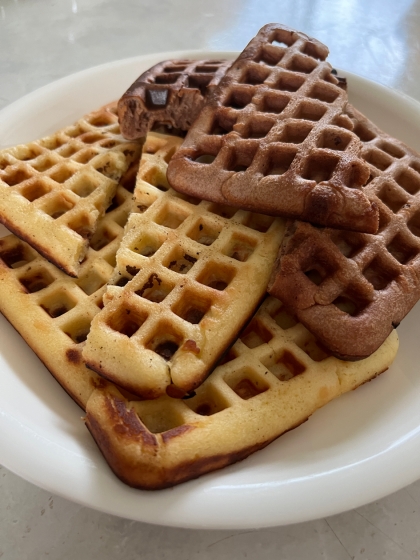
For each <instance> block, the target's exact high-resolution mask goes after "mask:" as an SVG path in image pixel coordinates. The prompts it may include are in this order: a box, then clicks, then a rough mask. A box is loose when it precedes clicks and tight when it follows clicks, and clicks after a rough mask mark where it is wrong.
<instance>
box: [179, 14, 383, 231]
mask: <svg viewBox="0 0 420 560" xmlns="http://www.w3.org/2000/svg"><path fill="white" fill-rule="evenodd" d="M327 54H328V49H327V47H325V46H324V45H323V44H322V43H320V42H318V41H316V40H315V39H310V38H309V37H307V36H306V35H304V34H303V33H299V32H296V31H293V30H291V29H288V28H286V27H283V26H281V25H279V24H269V25H266V26H265V27H263V28H262V29H261V30H260V32H259V33H258V35H257V36H256V37H255V38H254V39H253V40H252V41H251V42H250V43H249V45H248V46H247V47H246V48H245V50H244V51H243V53H242V54H241V55H240V56H239V58H238V59H237V60H236V62H234V63H233V65H232V66H231V67H230V68H229V69H228V71H227V72H226V74H225V76H224V77H223V78H222V80H221V81H220V84H219V86H218V87H217V88H216V89H215V90H214V92H213V94H211V95H210V96H209V99H208V102H207V103H206V105H205V106H204V108H203V110H202V111H201V113H200V115H199V116H198V118H197V119H196V120H195V122H194V124H193V126H192V127H191V129H190V131H189V133H188V134H187V137H186V139H185V142H184V144H183V146H182V147H181V149H180V150H179V151H178V152H177V154H176V155H175V157H174V158H173V159H172V160H171V162H170V164H169V168H168V180H169V183H170V184H171V186H172V187H173V188H174V189H176V190H177V191H179V192H182V193H185V194H188V195H191V196H196V197H199V198H203V199H206V200H210V201H213V202H216V203H218V204H229V205H232V206H238V207H240V208H244V209H247V210H253V211H256V212H262V213H266V214H270V215H279V216H286V217H289V218H299V219H302V220H305V221H310V222H312V223H315V224H319V225H327V226H331V227H340V228H344V229H350V230H356V231H366V232H369V233H375V232H376V231H377V228H378V209H377V208H376V206H375V204H374V203H372V202H370V201H369V200H368V198H367V196H366V194H365V193H364V192H363V191H362V189H361V187H362V186H363V185H364V184H365V183H366V181H367V180H368V178H369V169H368V166H367V165H366V163H365V162H364V161H363V159H361V158H360V151H361V147H362V144H361V141H360V139H359V138H358V137H357V135H355V134H354V133H353V132H352V131H351V130H349V129H351V122H350V121H349V119H348V117H347V116H346V115H345V114H344V113H343V111H344V109H345V106H346V104H347V94H346V92H345V90H344V89H343V88H342V87H340V82H339V80H338V79H337V78H336V77H335V76H334V75H333V74H332V73H331V70H332V68H331V66H330V64H329V63H327V62H326V61H325V59H326V57H327Z"/></svg>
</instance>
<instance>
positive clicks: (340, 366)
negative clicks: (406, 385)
mask: <svg viewBox="0 0 420 560" xmlns="http://www.w3.org/2000/svg"><path fill="white" fill-rule="evenodd" d="M397 349H398V337H397V334H396V332H395V331H394V332H393V333H391V335H390V337H389V338H388V339H387V340H386V341H385V343H384V344H383V345H382V346H381V347H380V349H378V350H377V352H376V353H375V354H373V355H372V356H371V357H369V358H367V359H366V360H363V361H361V362H358V363H357V364H355V363H351V362H342V361H340V360H337V359H336V358H334V357H331V356H330V355H329V354H327V353H326V352H325V351H324V350H323V349H322V347H320V346H319V345H318V343H317V341H316V339H315V338H314V336H313V335H311V334H310V333H309V331H307V330H306V329H305V328H304V327H303V325H302V324H300V323H296V321H294V320H293V318H292V317H291V316H289V315H288V314H287V313H286V312H285V311H284V308H283V307H282V304H281V302H280V301H279V300H276V299H274V298H269V299H267V300H266V301H265V303H264V304H263V305H262V306H261V307H260V309H259V311H258V313H257V314H256V316H255V318H254V319H253V320H252V322H251V323H250V325H249V326H248V327H247V329H246V330H245V332H244V333H243V334H242V335H241V337H240V338H239V340H238V341H237V342H236V343H235V345H234V346H233V348H232V349H231V351H230V353H229V356H228V361H227V362H226V363H224V364H223V365H221V366H219V367H217V368H216V369H215V371H213V373H212V374H211V375H210V376H209V377H208V378H207V380H206V381H205V382H204V383H203V384H202V385H201V386H200V387H199V388H198V389H197V391H196V395H195V396H194V397H193V398H191V399H185V400H180V399H171V398H170V397H168V396H163V397H160V398H159V399H156V400H151V401H129V400H127V399H126V398H124V397H123V396H122V395H121V394H120V393H119V391H118V390H117V389H116V388H115V387H112V386H109V387H108V388H102V389H98V390H95V391H94V392H93V393H92V396H91V397H90V398H89V400H88V403H87V407H86V410H87V414H86V423H87V426H88V428H89V430H90V431H91V433H92V435H93V437H94V438H95V440H96V442H97V443H98V445H99V447H100V449H101V451H102V453H103V454H104V456H105V458H106V460H107V462H108V463H109V465H110V467H111V468H112V470H113V471H114V472H115V474H116V475H117V476H118V477H119V478H120V479H121V480H122V481H123V482H125V483H127V484H129V485H131V486H134V487H138V488H144V489H158V488H165V487H168V486H173V485H175V484H178V483H180V482H184V481H186V480H189V479H192V478H196V477H198V476H200V475H202V474H204V473H207V472H210V471H214V470H216V469H220V468H222V467H224V466H226V465H229V464H231V463H234V462H236V461H239V460H241V459H243V458H245V457H247V456H248V455H250V454H251V453H253V452H254V451H257V450H258V449H261V448H263V447H265V446H266V445H267V444H268V443H270V442H271V441H273V440H274V439H275V438H277V437H278V436H280V435H281V434H283V433H284V432H286V431H288V430H290V429H292V428H295V427H296V426H298V425H300V424H301V423H302V422H304V421H305V420H306V419H307V418H308V417H309V416H310V415H311V414H313V413H314V412H315V411H316V410H317V409H318V408H320V407H322V406H323V405H325V404H326V403H327V402H329V401H330V400H332V399H334V398H336V397H338V396H340V395H341V394H343V393H345V392H347V391H350V390H352V389H355V388H356V387H358V386H359V385H361V384H362V383H365V382H366V381H369V380H370V379H372V378H374V377H375V376H377V375H378V374H380V373H381V372H383V371H384V370H386V369H387V368H388V367H389V366H390V364H391V363H392V361H393V359H394V357H395V355H396V352H397ZM325 429H326V430H328V426H325Z"/></svg>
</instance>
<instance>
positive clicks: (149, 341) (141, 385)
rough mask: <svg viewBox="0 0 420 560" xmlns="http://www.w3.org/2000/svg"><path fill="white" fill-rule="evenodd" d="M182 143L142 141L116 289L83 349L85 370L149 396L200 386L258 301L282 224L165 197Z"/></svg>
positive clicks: (153, 137) (234, 210)
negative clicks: (170, 170) (169, 171)
mask: <svg viewBox="0 0 420 560" xmlns="http://www.w3.org/2000/svg"><path fill="white" fill-rule="evenodd" d="M181 142H182V139H181V138H174V137H171V136H168V135H156V134H154V133H151V134H150V135H149V136H148V137H147V139H146V142H145V146H144V155H143V157H142V160H141V163H140V168H139V174H138V177H137V185H136V189H135V203H134V210H135V211H134V212H133V213H132V214H131V216H130V218H129V220H128V223H127V226H126V228H125V234H124V239H123V241H122V243H121V247H120V249H119V251H118V253H117V269H116V273H115V275H114V277H113V279H112V282H115V283H116V284H117V286H116V287H114V288H112V287H110V288H109V289H108V292H107V294H106V296H105V300H104V301H105V302H106V305H105V308H104V309H103V310H102V311H101V313H99V314H98V315H97V316H96V317H95V319H94V321H93V322H92V327H91V330H90V332H89V336H88V338H87V341H86V345H85V347H84V350H83V357H84V360H85V362H86V364H87V365H88V366H89V367H90V368H92V369H93V370H95V371H97V372H98V373H100V374H101V375H102V376H104V377H105V378H107V379H109V380H111V381H113V382H115V383H116V384H118V385H120V386H122V387H124V388H125V389H126V390H128V391H131V392H132V393H135V394H138V395H140V396H142V397H147V398H153V397H157V396H159V395H161V394H163V393H165V391H166V390H168V391H169V392H171V394H178V392H180V394H184V393H187V392H189V391H192V390H193V389H195V388H196V387H197V386H198V385H199V384H200V383H201V382H202V381H203V380H204V378H205V377H206V376H207V375H208V373H209V372H210V370H211V369H212V367H213V366H214V364H215V363H216V361H217V360H218V359H219V358H220V356H221V355H222V354H223V352H224V351H225V350H226V349H227V348H228V347H229V345H230V344H232V342H233V341H234V339H235V337H236V336H237V333H238V332H239V330H240V329H241V328H242V327H243V325H244V324H245V323H246V322H247V321H248V320H249V319H250V318H251V317H252V314H253V313H254V311H255V309H256V307H257V305H258V303H259V302H260V300H261V298H262V297H263V296H264V294H265V292H266V289H267V284H268V280H269V278H270V274H271V270H272V267H273V265H274V262H275V258H276V254H277V252H278V250H279V247H280V243H281V240H282V237H283V231H284V221H283V220H282V219H280V218H273V217H270V216H264V215H261V214H255V213H250V212H247V211H243V210H238V209H237V208H231V207H226V206H220V205H217V204H214V203H211V202H205V201H200V200H197V199H192V198H191V197H186V196H184V195H179V194H178V193H176V192H175V191H173V190H172V189H170V188H169V185H168V183H167V180H166V169H167V165H168V163H167V162H168V161H169V160H170V158H171V157H172V156H173V154H174V153H175V151H176V149H177V147H179V145H180V144H181ZM155 150H157V151H155ZM124 284H125V285H124ZM122 286H123V287H122ZM250 286H252V290H250V289H249V287H250Z"/></svg>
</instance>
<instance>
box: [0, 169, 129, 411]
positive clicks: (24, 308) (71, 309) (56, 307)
mask: <svg viewBox="0 0 420 560" xmlns="http://www.w3.org/2000/svg"><path fill="white" fill-rule="evenodd" d="M124 180H125V182H124V185H125V186H124V185H123V183H122V182H120V184H119V185H118V188H117V192H116V193H115V196H114V199H113V202H112V205H111V206H110V207H109V209H108V211H107V213H106V214H105V216H104V217H103V218H101V219H100V220H99V223H98V228H97V231H96V233H95V235H94V236H93V237H92V238H91V240H90V247H89V250H88V252H87V255H86V258H85V260H84V261H83V263H82V265H81V267H80V274H79V277H78V278H77V279H76V278H72V277H70V276H68V275H67V274H65V273H64V272H62V271H61V270H59V269H58V268H56V267H55V266H54V265H53V264H51V263H50V262H48V261H47V260H46V259H45V258H43V257H42V256H41V255H39V253H37V252H36V251H35V250H34V249H32V248H31V247H30V246H29V245H28V244H27V243H25V242H24V241H22V240H20V239H19V238H18V237H16V236H14V235H8V236H6V237H3V238H1V239H0V278H1V279H2V280H3V281H2V282H0V290H1V297H0V300H1V303H0V310H1V312H2V313H3V314H4V315H5V316H6V317H7V318H8V319H9V321H10V322H11V323H12V324H13V325H14V326H15V328H16V329H17V330H18V332H20V333H21V335H22V336H23V338H24V339H25V340H26V341H27V342H28V344H29V345H30V346H31V347H32V349H33V350H34V351H35V352H36V353H37V355H38V356H39V357H40V359H41V360H42V361H43V362H44V363H45V365H46V366H47V367H48V369H49V370H50V371H51V372H52V373H53V375H54V376H55V377H56V378H57V380H58V381H59V382H60V383H61V384H62V385H63V387H64V388H66V390H67V391H68V392H69V393H70V395H71V396H72V397H73V398H74V399H75V400H76V402H78V403H79V404H80V405H81V406H82V407H85V405H86V402H87V399H88V397H89V395H90V393H91V392H92V390H93V388H94V387H95V386H99V385H101V383H102V381H101V380H99V378H98V376H97V375H96V374H94V373H93V372H89V370H87V369H86V367H85V366H84V364H83V363H82V359H81V350H82V346H83V344H84V341H85V340H86V337H87V334H88V332H89V329H90V324H91V321H92V318H93V317H94V316H95V315H96V314H97V313H98V312H99V311H100V309H101V308H102V307H103V301H102V297H103V294H104V292H105V290H106V283H107V282H108V280H109V278H110V276H111V274H112V272H113V270H114V266H115V262H116V260H115V255H116V252H117V249H118V247H119V245H120V242H121V238H122V236H123V231H124V225H125V222H126V221H127V218H128V215H129V212H130V210H131V205H132V190H133V188H134V184H133V182H132V181H131V184H130V180H129V174H126V175H125V177H124ZM16 298H17V299H16Z"/></svg>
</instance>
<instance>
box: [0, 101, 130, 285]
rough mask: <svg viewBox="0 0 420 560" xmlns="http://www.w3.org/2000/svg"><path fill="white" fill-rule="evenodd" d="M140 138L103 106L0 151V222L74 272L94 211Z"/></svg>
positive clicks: (98, 212) (99, 211)
mask: <svg viewBox="0 0 420 560" xmlns="http://www.w3.org/2000/svg"><path fill="white" fill-rule="evenodd" d="M140 151H141V145H140V144H139V143H132V142H127V141H126V140H125V139H124V138H123V137H122V136H121V134H120V133H119V128H118V122H117V117H116V114H115V107H114V112H112V111H110V110H109V107H103V108H102V109H100V110H99V111H95V112H93V113H90V114H88V115H86V116H85V117H83V118H82V119H80V120H79V121H78V122H77V123H75V124H74V125H71V126H68V127H66V128H64V129H63V130H60V131H58V132H56V133H55V134H53V135H51V136H48V137H46V138H42V139H41V140H37V141H34V142H29V143H28V144H22V145H20V146H15V147H13V148H8V149H4V150H1V151H0V222H1V223H3V224H4V225H5V226H6V227H7V228H8V229H9V230H10V231H12V232H13V233H15V234H16V235H17V236H19V237H20V238H21V239H23V240H25V241H26V242H27V243H29V244H30V245H31V246H32V247H34V248H35V249H36V250H37V251H38V252H39V253H41V254H42V255H44V257H46V258H47V259H48V260H49V261H50V262H52V263H54V264H55V265H56V266H58V267H59V268H61V269H62V270H64V271H65V272H66V273H67V274H70V275H71V276H77V275H78V272H79V267H80V263H81V262H82V260H83V259H84V257H85V255H86V251H87V250H88V247H89V238H90V237H91V236H92V235H93V234H94V232H95V229H96V224H97V221H98V219H99V218H100V217H101V216H102V215H103V214H104V212H105V210H106V208H107V207H108V206H109V204H110V202H111V200H112V198H113V196H114V194H115V190H116V188H117V184H118V181H119V179H120V178H121V176H122V175H123V173H125V171H126V170H127V169H128V167H129V166H130V164H131V162H132V161H133V160H134V159H135V158H136V157H138V156H139V153H140Z"/></svg>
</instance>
